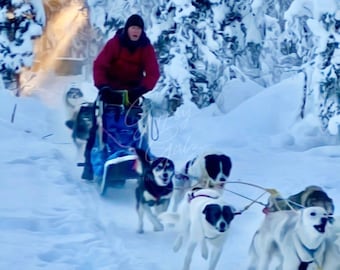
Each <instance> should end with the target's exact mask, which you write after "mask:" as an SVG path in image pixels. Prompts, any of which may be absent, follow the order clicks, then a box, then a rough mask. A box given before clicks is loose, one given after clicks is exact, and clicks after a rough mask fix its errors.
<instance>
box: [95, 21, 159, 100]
mask: <svg viewBox="0 0 340 270" xmlns="http://www.w3.org/2000/svg"><path fill="white" fill-rule="evenodd" d="M159 77H160V72H159V65H158V62H157V58H156V53H155V50H154V48H153V46H152V44H151V43H150V40H149V38H148V37H147V36H146V34H145V32H144V21H143V19H142V18H141V17H140V16H139V15H137V14H134V15H132V16H130V17H129V18H128V20H127V21H126V24H125V26H124V28H121V29H119V30H118V31H117V33H116V34H115V36H114V37H113V38H112V39H110V40H109V41H108V42H107V43H106V45H105V46H104V48H103V49H102V51H101V52H100V53H99V55H98V56H97V58H96V59H95V61H94V66H93V78H94V84H95V86H96V87H97V88H98V89H99V91H100V94H105V95H106V94H107V93H105V92H107V91H112V90H128V95H129V101H130V103H133V102H134V101H135V100H136V99H137V98H139V97H140V96H142V95H143V94H145V93H147V92H148V91H150V90H152V89H153V88H154V87H155V85H156V83H157V81H158V79H159Z"/></svg>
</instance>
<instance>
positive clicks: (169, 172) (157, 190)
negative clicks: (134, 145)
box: [136, 149, 175, 233]
mask: <svg viewBox="0 0 340 270" xmlns="http://www.w3.org/2000/svg"><path fill="white" fill-rule="evenodd" d="M136 153H137V156H138V158H139V160H140V164H141V167H142V170H141V171H142V174H141V177H140V179H139V181H138V184H137V187H136V209H137V213H138V219H139V222H138V230H137V232H138V233H143V232H144V213H145V214H146V215H147V217H148V218H149V220H150V222H151V223H152V225H153V227H154V231H161V230H163V225H162V224H161V222H160V221H159V220H158V217H157V216H158V215H159V214H160V213H162V212H165V211H166V210H167V209H168V206H169V203H170V199H171V195H172V192H173V183H172V179H173V176H174V175H175V165H174V162H173V161H172V160H170V159H169V158H166V157H157V158H155V159H152V160H151V158H150V156H149V155H148V154H147V153H146V152H145V151H143V150H141V149H136Z"/></svg>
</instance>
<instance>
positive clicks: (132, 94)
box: [128, 86, 147, 103]
mask: <svg viewBox="0 0 340 270" xmlns="http://www.w3.org/2000/svg"><path fill="white" fill-rule="evenodd" d="M146 92H147V90H146V89H145V87H143V86H139V87H136V88H133V89H131V90H129V93H128V95H129V102H130V103H134V102H135V101H136V100H137V99H138V98H140V97H141V96H142V95H143V94H145V93H146Z"/></svg>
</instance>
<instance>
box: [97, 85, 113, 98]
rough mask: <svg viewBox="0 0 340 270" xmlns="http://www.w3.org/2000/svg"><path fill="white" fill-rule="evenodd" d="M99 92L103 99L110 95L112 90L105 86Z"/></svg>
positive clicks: (100, 87)
mask: <svg viewBox="0 0 340 270" xmlns="http://www.w3.org/2000/svg"><path fill="white" fill-rule="evenodd" d="M98 90H99V93H98V94H99V96H100V97H103V96H104V95H108V94H109V93H110V92H111V91H112V88H111V87H110V86H108V85H103V86H99V87H98Z"/></svg>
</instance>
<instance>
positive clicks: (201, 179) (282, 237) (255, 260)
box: [66, 88, 340, 270]
mask: <svg viewBox="0 0 340 270" xmlns="http://www.w3.org/2000/svg"><path fill="white" fill-rule="evenodd" d="M71 90H72V91H69V93H68V94H69V95H68V96H66V100H67V104H68V107H70V111H71V112H73V113H72V115H71V117H70V118H71V120H70V121H69V123H67V124H68V126H69V127H70V128H71V129H72V138H73V140H74V141H75V144H76V145H77V147H80V146H81V141H82V140H84V139H86V136H87V134H88V130H89V128H90V125H91V121H92V119H91V117H92V116H91V115H88V116H86V117H85V118H84V119H78V118H79V117H76V116H77V114H76V113H74V107H78V108H79V107H80V105H83V103H79V100H81V99H80V98H79V95H80V94H81V93H78V92H77V91H76V90H77V88H71ZM75 101H77V102H78V103H79V104H78V103H77V104H76V103H75ZM80 120H83V121H80ZM79 139H80V140H79ZM136 154H137V156H138V159H139V161H140V166H139V167H140V168H139V173H140V175H141V177H140V178H139V179H138V184H137V187H136V190H135V198H136V210H137V214H138V228H137V232H138V233H143V232H144V214H145V215H146V217H147V218H148V219H149V220H150V222H151V224H152V225H153V229H154V231H162V230H164V225H171V224H172V225H175V228H176V229H177V230H178V235H177V237H176V239H175V242H174V246H173V250H174V251H175V252H177V251H178V250H179V249H180V248H181V247H182V246H184V245H185V248H186V254H185V258H184V262H183V266H182V269H183V270H189V269H190V264H191V261H192V257H193V253H194V251H195V249H196V247H197V246H200V249H199V250H200V252H201V256H202V257H203V258H204V259H207V260H208V265H209V266H208V269H209V270H214V269H216V266H217V263H218V261H219V258H220V256H221V253H222V250H223V246H224V244H225V242H226V237H227V233H228V228H229V226H232V225H231V223H232V220H233V219H234V218H235V216H237V215H238V214H240V212H239V211H237V210H236V209H235V208H234V207H233V206H232V205H230V204H229V203H227V202H226V201H224V199H223V191H224V187H225V184H226V183H227V180H228V177H229V175H230V171H231V168H232V163H231V160H230V158H229V157H228V156H226V155H225V154H223V153H219V152H210V153H202V154H201V155H199V156H197V157H195V158H194V159H192V160H189V161H188V162H186V164H185V166H184V168H183V169H182V171H181V172H180V173H177V174H176V172H175V165H174V162H173V161H172V160H171V159H169V158H167V157H157V158H151V157H150V156H149V155H148V153H146V152H145V151H143V150H140V149H136ZM263 213H264V214H265V216H264V220H263V222H262V224H261V225H260V227H259V228H258V230H257V231H256V232H255V234H254V236H253V239H252V241H251V245H250V249H249V257H250V259H249V266H248V270H272V269H277V270H340V260H339V259H340V222H339V220H337V219H334V218H333V213H334V204H333V201H332V199H331V198H329V197H328V195H327V194H326V192H325V191H324V190H322V188H320V187H318V186H309V187H306V189H305V190H303V191H301V192H299V193H297V194H295V195H292V196H289V197H288V198H287V199H285V198H282V197H280V196H279V195H278V194H274V195H270V196H269V199H268V203H267V205H266V207H265V208H264V209H263Z"/></svg>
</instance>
